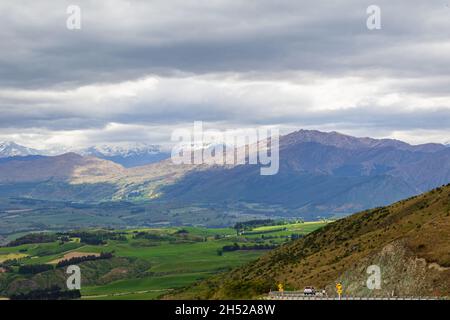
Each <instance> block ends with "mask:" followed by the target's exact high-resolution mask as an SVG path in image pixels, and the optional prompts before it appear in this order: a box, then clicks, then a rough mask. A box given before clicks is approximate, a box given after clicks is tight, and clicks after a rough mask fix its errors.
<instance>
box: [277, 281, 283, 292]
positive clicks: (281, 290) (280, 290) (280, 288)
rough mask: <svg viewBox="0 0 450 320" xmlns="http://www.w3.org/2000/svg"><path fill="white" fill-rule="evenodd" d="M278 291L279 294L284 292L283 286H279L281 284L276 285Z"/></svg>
mask: <svg viewBox="0 0 450 320" xmlns="http://www.w3.org/2000/svg"><path fill="white" fill-rule="evenodd" d="M278 291H279V292H283V291H284V287H283V284H281V283H279V284H278Z"/></svg>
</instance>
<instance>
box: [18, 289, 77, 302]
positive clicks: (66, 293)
mask: <svg viewBox="0 0 450 320" xmlns="http://www.w3.org/2000/svg"><path fill="white" fill-rule="evenodd" d="M79 298H81V292H80V290H62V289H61V288H60V287H58V286H53V287H50V288H47V289H37V290H32V291H29V292H27V293H17V294H13V295H11V296H10V299H11V300H71V299H79Z"/></svg>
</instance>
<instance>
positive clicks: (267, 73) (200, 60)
mask: <svg viewBox="0 0 450 320" xmlns="http://www.w3.org/2000/svg"><path fill="white" fill-rule="evenodd" d="M449 3H450V1H445V0H429V1H420V0H398V1H389V0H377V1H376V2H375V0H371V1H364V0H342V1H301V0H290V1H287V0H277V1H275V0H272V1H268V0H241V1H236V0H201V1H200V0H190V1H186V0H184V1H181V0H151V1H144V0H135V1H125V0H96V1H93V0H71V1H65V0H53V1H49V0H40V1H35V0H30V1H27V0H23V1H13V0H9V1H6V0H3V1H1V2H0V22H1V26H2V27H1V28H0V46H1V47H0V49H1V50H0V115H1V117H0V140H12V141H15V142H17V143H20V144H23V145H26V146H28V147H34V148H49V147H54V146H65V147H69V148H71V147H73V148H78V147H81V146H88V145H94V144H105V143H124V142H144V143H155V144H158V143H165V142H167V141H168V140H169V139H170V135H171V133H172V132H173V130H175V129H177V128H180V127H191V126H192V125H193V122H194V121H203V122H204V124H205V127H206V128H211V129H216V130H229V129H235V130H239V129H242V128H254V127H261V126H268V127H278V128H280V130H281V132H282V133H288V132H291V131H295V130H299V129H301V128H303V129H317V130H322V131H339V132H342V133H346V134H351V135H355V136H370V137H375V138H395V139H400V140H404V141H407V142H410V143H413V144H418V143H425V142H441V143H446V142H449V141H450V6H449ZM373 4H376V5H377V6H379V8H380V9H381V15H380V17H381V29H376V30H369V29H368V28H367V25H366V21H367V19H368V17H369V15H368V14H367V12H366V10H367V7H369V6H370V5H373ZM69 5H77V6H79V8H80V10H81V29H76V30H70V29H68V28H67V26H66V22H67V19H68V18H69V16H70V14H68V13H67V7H68V6H69Z"/></svg>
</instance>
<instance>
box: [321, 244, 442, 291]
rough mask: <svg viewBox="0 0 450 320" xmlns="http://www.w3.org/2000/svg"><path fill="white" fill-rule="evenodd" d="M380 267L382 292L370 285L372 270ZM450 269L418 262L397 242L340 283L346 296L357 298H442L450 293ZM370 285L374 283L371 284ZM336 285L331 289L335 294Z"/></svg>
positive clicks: (367, 259) (371, 258)
mask: <svg viewBox="0 0 450 320" xmlns="http://www.w3.org/2000/svg"><path fill="white" fill-rule="evenodd" d="M371 265H376V266H379V267H380V271H381V274H380V276H381V288H380V289H372V290H371V289H369V287H368V285H367V281H368V280H369V277H370V276H371V274H368V273H367V270H368V268H369V266H371ZM445 278H450V268H448V267H442V266H440V265H439V264H437V263H434V262H431V263H430V262H427V261H426V260H425V259H424V258H418V257H417V256H416V255H415V254H414V253H413V252H411V250H409V249H408V247H407V245H406V244H405V241H401V240H400V241H394V242H392V243H390V244H388V245H386V246H385V247H384V248H383V249H382V250H381V251H380V252H379V253H377V254H375V255H373V256H370V257H367V258H365V259H363V260H362V261H360V262H359V263H358V266H357V267H354V268H352V269H349V270H347V271H345V273H344V274H343V275H342V276H340V277H339V278H338V279H336V281H335V283H337V282H340V283H342V284H343V287H344V295H348V296H356V297H389V296H397V297H398V296H400V297H420V296H442V295H445V294H446V293H448V292H450V282H449V281H442V280H443V279H445ZM369 281H370V280H369ZM335 283H330V285H328V286H327V291H328V292H334V286H335Z"/></svg>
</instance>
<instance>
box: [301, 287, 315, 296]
mask: <svg viewBox="0 0 450 320" xmlns="http://www.w3.org/2000/svg"><path fill="white" fill-rule="evenodd" d="M303 294H304V295H305V296H315V295H316V289H314V287H305V289H304V290H303Z"/></svg>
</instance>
